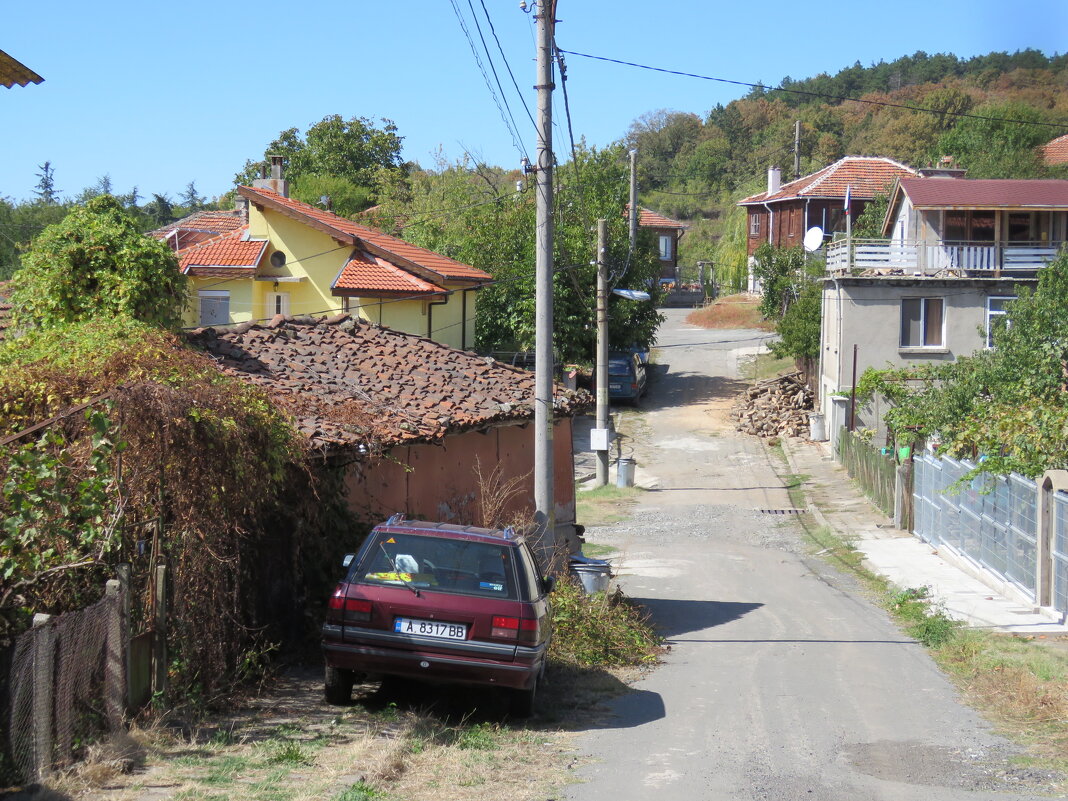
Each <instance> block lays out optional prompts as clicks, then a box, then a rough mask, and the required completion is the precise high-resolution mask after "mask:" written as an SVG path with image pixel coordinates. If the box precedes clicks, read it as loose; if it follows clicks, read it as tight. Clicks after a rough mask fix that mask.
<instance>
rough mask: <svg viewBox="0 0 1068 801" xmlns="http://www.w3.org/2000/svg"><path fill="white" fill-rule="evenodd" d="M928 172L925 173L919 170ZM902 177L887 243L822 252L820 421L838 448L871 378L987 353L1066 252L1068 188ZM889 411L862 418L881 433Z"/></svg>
mask: <svg viewBox="0 0 1068 801" xmlns="http://www.w3.org/2000/svg"><path fill="white" fill-rule="evenodd" d="M921 173H922V171H921ZM959 174H960V171H957V170H945V171H942V173H941V175H937V174H936V175H927V176H923V177H919V178H902V179H901V180H899V181H898V182H897V184H896V185H895V186H894V189H893V191H892V193H891V197H890V205H889V208H888V209H887V215H886V218H885V221H884V223H883V235H884V237H885V238H883V239H878V240H863V239H856V238H854V239H851V240H847V239H839V240H837V241H835V242H832V243H831V244H830V245H828V247H827V275H826V277H825V279H824V282H823V307H822V311H823V322H822V328H821V342H820V381H819V388H820V391H819V403H820V410H821V411H822V412H823V413H824V415H825V416H826V418H827V424H828V430H829V431H830V433H831V436H832V439H833V438H837V436H838V432H839V430H840V429H841V428H842V427H843V426H845V425H847V424H848V422H849V413H850V408H849V398H848V397H843V396H842V395H841V394H839V393H843V392H846V393H847V392H848V391H849V390H850V389H851V388H852V386H853V380H854V379H853V376H854V375H855V376H857V377H859V376H860V375H861V374H863V372H864V370H865V369H867V368H868V367H875V368H885V367H887V366H888V365H893V366H895V367H903V366H914V365H921V364H925V363H932V362H941V361H954V360H956V359H957V357H959V356H966V355H969V354H971V353H974V352H975V351H976V350H979V349H981V348H986V347H990V339H989V331H990V321H991V320H992V319H994V318H995V317H996V316H997V315H999V314H1003V313H1004V308H1005V304H1006V303H1007V302H1008V301H1009V300H1012V299H1014V298H1015V297H1016V295H1017V292H1018V288H1019V287H1020V286H1021V285H1034V284H1035V283H1036V281H1037V275H1038V272H1039V271H1040V270H1041V269H1042V268H1043V266H1044V265H1045V264H1046V263H1048V262H1049V261H1050V260H1051V259H1053V258H1054V257H1055V256H1056V255H1057V253H1058V251H1059V250H1060V249H1061V247H1062V246H1063V245H1064V243H1065V242H1066V241H1068V181H1066V180H1008V179H991V180H972V179H966V178H963V177H955V175H959ZM884 411H885V409H881V408H879V402H878V401H877V402H876V403H874V404H873V405H872V407H871V408H868V409H859V408H858V409H857V410H856V418H855V424H856V426H857V427H858V428H859V427H865V428H873V429H876V430H877V434H876V437H877V440H876V441H877V444H883V443H882V442H881V441H880V439H879V438H880V437H882V436H884V432H883V430H882V429H881V426H880V421H881V419H882V416H883V412H884Z"/></svg>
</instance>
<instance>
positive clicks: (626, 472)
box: [616, 457, 634, 487]
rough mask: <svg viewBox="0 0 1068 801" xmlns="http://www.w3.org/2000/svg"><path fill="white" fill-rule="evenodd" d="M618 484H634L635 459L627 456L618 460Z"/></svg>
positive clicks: (630, 485) (629, 485) (621, 485)
mask: <svg viewBox="0 0 1068 801" xmlns="http://www.w3.org/2000/svg"><path fill="white" fill-rule="evenodd" d="M616 486H617V487H633V486H634V460H633V459H628V458H626V457H624V458H622V459H617V460H616Z"/></svg>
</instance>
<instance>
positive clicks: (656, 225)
mask: <svg viewBox="0 0 1068 801" xmlns="http://www.w3.org/2000/svg"><path fill="white" fill-rule="evenodd" d="M626 213H627V214H629V213H630V204H629V203H628V204H627V205H626ZM638 227H639V228H645V229H646V230H649V231H652V232H653V235H654V236H655V237H656V239H657V243H658V246H659V251H658V252H659V254H660V280H661V281H665V280H671V281H674V282H675V283H678V280H679V240H680V239H682V235H683V234H684V233H686V224H685V223H682V222H679V221H678V220H673V219H671V218H670V217H666V216H665V215H663V214H660V213H658V212H655V211H652V210H651V209H645V208H639V209H638Z"/></svg>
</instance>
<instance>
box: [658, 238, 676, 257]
mask: <svg viewBox="0 0 1068 801" xmlns="http://www.w3.org/2000/svg"><path fill="white" fill-rule="evenodd" d="M674 240H675V237H673V236H668V235H667V234H661V235H660V258H661V259H662V260H664V261H667V260H669V259H670V258H672V244H673V242H674Z"/></svg>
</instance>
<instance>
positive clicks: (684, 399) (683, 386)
mask: <svg viewBox="0 0 1068 801" xmlns="http://www.w3.org/2000/svg"><path fill="white" fill-rule="evenodd" d="M650 368H651V370H650V374H649V376H650V380H649V383H650V391H649V392H648V393H647V394H646V396H645V397H644V398H642V400H641V401H640V403H639V406H640V407H641V408H642V409H646V410H650V411H651V410H654V409H665V408H676V407H680V406H686V405H687V404H691V403H708V402H709V401H713V400H730V399H732V398H734V396H735V395H737V394H738V393H739V392H741V391H742V390H743V389H744V388H745V387H747V386H748V382H746V381H743V380H741V379H737V378H727V377H726V376H709V375H701V374H699V373H672V372H671V365H670V364H653V365H650Z"/></svg>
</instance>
